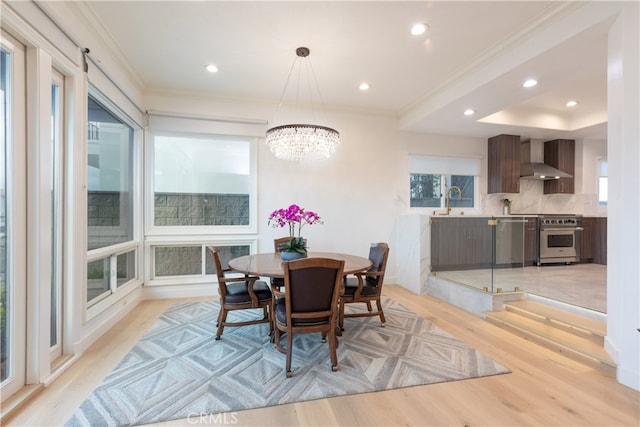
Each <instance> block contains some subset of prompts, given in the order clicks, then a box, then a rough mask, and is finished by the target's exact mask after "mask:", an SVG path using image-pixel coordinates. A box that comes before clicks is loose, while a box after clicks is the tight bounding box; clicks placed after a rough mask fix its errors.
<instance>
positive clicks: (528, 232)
mask: <svg viewBox="0 0 640 427" xmlns="http://www.w3.org/2000/svg"><path fill="white" fill-rule="evenodd" d="M538 239H539V230H538V218H525V224H524V264H525V265H534V264H536V263H537V262H538Z"/></svg>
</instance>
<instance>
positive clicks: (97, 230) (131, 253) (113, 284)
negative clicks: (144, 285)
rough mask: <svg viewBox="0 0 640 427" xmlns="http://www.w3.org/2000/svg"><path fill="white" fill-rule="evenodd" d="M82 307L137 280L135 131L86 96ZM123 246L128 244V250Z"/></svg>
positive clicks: (100, 299) (102, 105) (126, 246)
mask: <svg viewBox="0 0 640 427" xmlns="http://www.w3.org/2000/svg"><path fill="white" fill-rule="evenodd" d="M88 109H89V111H88V119H89V120H88V122H89V123H88V129H87V132H88V147H87V174H88V176H87V182H88V185H87V189H88V191H87V227H88V234H87V249H88V250H89V254H88V259H87V298H86V300H87V303H89V305H93V304H96V303H97V302H98V301H102V300H104V299H105V298H107V297H109V295H111V294H113V293H115V292H117V290H118V288H120V287H122V286H124V285H125V284H127V283H129V282H131V281H132V280H133V279H135V278H137V269H136V262H137V247H136V242H134V217H135V215H134V211H135V207H136V206H135V203H138V202H137V200H138V199H139V197H134V194H135V191H136V189H135V188H134V167H135V157H136V156H135V155H134V128H133V127H132V126H130V125H129V124H127V123H125V121H124V120H122V119H120V118H119V117H118V116H117V115H116V114H115V113H113V112H112V111H111V110H110V109H108V108H107V107H105V105H104V104H103V103H101V102H100V101H98V100H97V99H96V98H94V97H93V96H91V95H89V100H88ZM127 243H128V244H127Z"/></svg>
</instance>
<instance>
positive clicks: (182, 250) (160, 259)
mask: <svg viewBox="0 0 640 427" xmlns="http://www.w3.org/2000/svg"><path fill="white" fill-rule="evenodd" d="M215 247H216V249H217V250H218V252H219V254H220V262H221V264H222V267H223V268H226V266H227V264H228V262H229V260H231V259H233V258H236V257H239V256H243V255H249V253H250V249H251V246H250V245H248V244H237V245H226V246H219V245H216V246H215ZM152 249H153V264H154V268H153V270H154V274H153V278H154V279H157V278H165V279H166V278H172V277H177V276H180V277H186V276H191V277H194V278H196V277H202V276H203V275H211V274H216V266H215V265H214V264H213V260H212V259H211V255H210V254H209V252H208V250H207V247H206V245H201V244H198V245H175V246H165V245H162V246H161V245H158V246H154V247H153V248H152ZM203 259H204V264H203V262H202V260H203Z"/></svg>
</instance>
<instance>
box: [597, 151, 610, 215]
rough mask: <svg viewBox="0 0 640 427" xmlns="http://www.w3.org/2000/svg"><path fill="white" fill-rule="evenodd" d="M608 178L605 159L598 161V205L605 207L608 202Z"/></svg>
mask: <svg viewBox="0 0 640 427" xmlns="http://www.w3.org/2000/svg"><path fill="white" fill-rule="evenodd" d="M608 185H609V177H608V172H607V159H598V204H599V205H606V204H607V201H608V197H609V195H608V189H607V187H608Z"/></svg>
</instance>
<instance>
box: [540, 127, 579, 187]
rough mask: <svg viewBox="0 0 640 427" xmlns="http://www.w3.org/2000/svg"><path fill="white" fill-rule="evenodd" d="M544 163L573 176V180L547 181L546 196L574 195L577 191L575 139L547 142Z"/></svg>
mask: <svg viewBox="0 0 640 427" xmlns="http://www.w3.org/2000/svg"><path fill="white" fill-rule="evenodd" d="M544 162H545V163H546V164H548V165H549V166H553V167H554V168H556V169H560V170H561V171H563V172H566V173H568V174H570V175H571V178H560V179H549V180H545V181H544V194H557V193H560V194H573V193H574V191H575V178H574V174H575V163H576V143H575V141H574V140H573V139H554V140H553V141H547V142H545V143H544Z"/></svg>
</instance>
